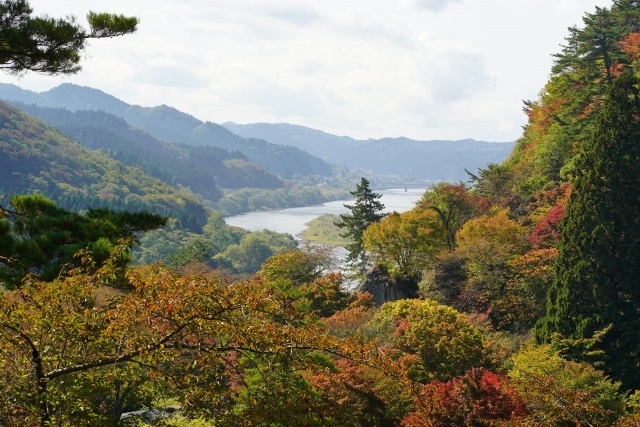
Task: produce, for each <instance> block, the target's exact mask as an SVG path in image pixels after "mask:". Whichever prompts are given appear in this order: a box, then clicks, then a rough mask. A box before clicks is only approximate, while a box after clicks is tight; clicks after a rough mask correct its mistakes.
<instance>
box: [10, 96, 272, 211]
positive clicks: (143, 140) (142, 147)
mask: <svg viewBox="0 0 640 427" xmlns="http://www.w3.org/2000/svg"><path fill="white" fill-rule="evenodd" d="M14 105H15V106H16V107H18V108H20V109H21V110H22V111H24V112H26V113H28V114H31V115H33V116H36V117H39V118H41V119H42V120H44V121H46V122H47V123H49V124H51V125H52V126H54V127H56V128H57V129H58V130H60V131H61V132H63V133H64V134H66V135H68V136H69V137H70V138H71V139H73V140H75V141H78V142H79V143H81V144H82V145H83V146H85V147H86V148H89V149H91V150H102V151H104V152H106V153H108V154H109V155H110V156H111V157H113V158H114V159H116V160H118V161H121V162H123V163H124V164H126V165H129V166H135V167H138V168H140V169H142V170H143V171H144V172H146V173H148V174H149V175H151V176H153V177H155V178H159V179H161V180H163V181H165V182H167V183H171V184H174V185H175V184H178V185H181V186H183V187H187V188H189V189H190V190H191V191H193V192H194V193H197V194H200V195H201V196H202V197H204V198H205V199H208V200H210V201H212V202H216V201H218V200H219V199H220V198H221V197H222V191H221V190H220V188H218V186H220V187H223V188H230V189H239V188H244V187H249V188H281V187H283V186H284V183H283V182H282V180H280V179H279V178H278V177H276V176H275V175H274V174H272V173H269V172H267V171H266V170H264V169H261V168H260V167H259V166H257V165H255V164H251V163H250V162H249V161H248V160H247V158H246V157H245V156H244V155H243V154H241V153H239V152H235V153H231V152H229V151H227V150H225V149H221V148H217V147H213V146H201V147H195V146H192V145H187V144H181V145H177V144H170V143H167V142H164V141H161V140H159V139H157V138H155V137H153V136H151V135H150V134H148V133H147V132H144V131H141V130H139V129H137V128H134V127H132V126H130V125H129V124H128V123H127V122H125V121H124V120H123V119H121V118H119V117H117V116H115V115H113V114H109V113H105V112H104V111H81V110H78V111H76V112H71V111H69V110H67V109H64V108H44V107H37V106H35V105H33V104H22V103H14Z"/></svg>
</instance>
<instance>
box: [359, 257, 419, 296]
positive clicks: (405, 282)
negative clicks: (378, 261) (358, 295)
mask: <svg viewBox="0 0 640 427" xmlns="http://www.w3.org/2000/svg"><path fill="white" fill-rule="evenodd" d="M358 291H360V292H369V293H370V294H371V295H372V296H373V302H374V303H375V304H376V305H378V306H380V305H382V304H384V303H385V302H389V301H397V300H401V299H408V298H418V283H417V282H416V281H415V280H413V279H410V278H397V277H392V276H391V275H390V274H389V272H388V270H387V268H386V267H384V266H382V265H376V266H375V267H373V268H372V269H371V270H370V271H369V272H368V273H367V277H366V280H365V281H364V283H363V284H362V285H360V287H359V288H358Z"/></svg>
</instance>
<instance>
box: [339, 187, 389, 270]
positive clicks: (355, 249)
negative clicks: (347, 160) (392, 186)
mask: <svg viewBox="0 0 640 427" xmlns="http://www.w3.org/2000/svg"><path fill="white" fill-rule="evenodd" d="M351 195H352V196H354V197H355V198H356V200H355V203H354V204H353V205H344V207H345V208H347V209H349V210H350V211H351V215H349V214H342V215H340V222H336V223H335V225H336V226H337V227H339V228H344V229H345V231H344V232H343V233H340V236H342V237H345V238H348V239H351V240H352V241H353V242H352V243H350V244H348V245H346V249H347V251H348V252H349V253H348V255H347V263H349V264H350V265H351V266H352V267H353V268H354V269H355V270H356V271H357V272H358V273H359V274H364V273H365V271H366V269H367V267H368V266H369V259H368V257H367V254H366V251H365V249H364V243H363V241H362V235H363V233H364V230H366V229H367V227H368V226H369V225H370V224H372V223H374V222H378V221H380V220H381V219H382V218H384V214H383V213H382V210H384V205H383V204H382V203H381V202H380V197H382V194H379V193H374V192H373V191H371V189H370V188H369V181H368V180H367V179H366V178H364V177H363V178H362V179H361V180H360V183H359V184H358V185H357V186H356V189H355V190H354V191H351Z"/></svg>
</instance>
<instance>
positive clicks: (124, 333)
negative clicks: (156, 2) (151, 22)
mask: <svg viewBox="0 0 640 427" xmlns="http://www.w3.org/2000/svg"><path fill="white" fill-rule="evenodd" d="M98 95H99V94H98ZM71 101H73V102H75V101H74V100H73V99H72V98H70V102H71ZM112 102H114V103H115V104H117V101H115V100H112ZM116 106H117V105H116ZM2 111H3V115H2V116H0V117H2V120H3V132H4V133H3V134H2V139H0V141H5V140H8V141H14V140H15V141H16V142H15V143H14V144H8V143H5V145H6V146H5V147H4V150H5V151H6V153H7V155H6V156H4V157H0V171H1V172H2V173H3V174H4V175H2V178H3V179H5V178H7V179H10V178H11V179H16V180H22V181H20V182H24V183H25V184H29V183H31V182H34V184H32V185H44V184H45V183H47V182H57V181H47V179H48V178H52V177H55V178H56V179H59V176H62V177H65V179H66V180H65V181H62V182H65V183H67V182H69V183H68V184H65V185H67V186H69V188H70V189H71V190H73V191H80V190H75V188H76V186H78V187H79V188H81V189H84V190H85V191H88V190H87V188H89V189H92V188H94V187H92V186H95V189H96V190H100V189H102V186H103V185H106V184H103V183H102V182H101V181H100V180H98V179H97V178H94V175H95V174H97V171H101V172H102V170H101V169H99V165H98V163H100V162H101V161H105V162H114V160H111V159H109V158H107V157H106V156H104V155H103V154H100V153H89V152H88V151H86V150H85V149H84V148H82V147H81V146H80V145H79V144H76V143H73V142H71V141H69V140H68V139H65V138H62V137H60V135H59V134H58V133H56V132H55V131H54V130H53V129H52V128H50V127H48V126H46V125H44V124H43V123H42V122H40V121H37V120H35V119H33V118H29V117H28V116H26V115H24V114H23V113H20V112H19V111H17V110H15V109H14V108H12V107H8V106H3V110H2ZM160 111H161V110H157V111H156V112H154V114H156V113H159V112H160ZM167 111H168V110H167ZM525 113H526V114H527V115H528V123H527V125H526V126H525V129H524V132H523V136H522V138H520V139H519V140H518V141H517V144H516V147H515V149H514V150H513V152H512V153H511V155H510V157H509V158H508V159H507V160H506V161H505V162H502V163H499V164H498V163H494V164H490V165H487V166H486V167H483V168H480V169H479V170H474V171H470V172H471V173H472V176H471V182H470V183H465V182H439V183H437V184H435V185H433V186H432V187H431V188H429V189H428V191H426V192H425V193H424V195H423V197H422V199H421V200H420V201H419V203H418V204H417V205H416V207H415V208H414V209H412V210H411V211H408V212H405V213H402V214H399V213H390V214H389V215H383V214H382V213H381V212H382V210H383V206H382V205H381V203H380V201H379V199H380V195H379V194H377V193H375V192H373V191H371V189H370V188H369V181H368V180H367V179H366V178H362V179H361V181H360V184H359V185H358V186H357V187H356V189H355V190H354V191H352V192H351V194H352V195H354V196H355V201H354V203H353V204H351V205H349V206H347V208H348V210H349V211H350V213H346V214H342V215H340V220H339V223H338V224H337V227H338V228H339V229H340V230H341V234H342V235H343V236H348V237H349V238H350V240H349V246H348V250H349V260H350V261H351V264H352V265H353V266H354V267H355V268H356V269H357V271H356V273H357V275H355V276H352V277H350V279H352V280H355V281H362V280H363V279H366V282H365V283H366V284H367V285H368V286H367V288H368V289H373V290H378V291H379V293H380V295H371V294H369V293H364V292H359V291H357V290H356V291H354V292H348V291H347V290H346V289H347V286H348V285H349V284H348V283H347V280H346V278H345V276H344V275H343V274H342V273H341V272H336V271H334V270H335V269H334V268H333V267H334V264H335V260H333V259H332V257H331V252H330V251H329V250H328V249H327V248H324V247H321V246H314V245H306V246H304V247H302V248H298V247H296V246H297V244H296V242H295V241H294V240H293V238H292V237H291V236H287V235H278V234H277V233H273V232H269V231H262V232H259V233H247V232H245V231H242V230H239V229H236V228H233V227H228V226H227V225H226V224H225V222H224V219H223V217H222V215H221V213H220V212H214V213H212V214H211V215H210V216H209V217H208V218H207V222H206V225H205V226H204V227H203V229H202V233H194V232H189V231H185V230H184V229H181V228H179V227H174V226H173V224H172V223H171V220H170V221H169V223H168V225H167V226H165V227H164V228H163V229H155V227H156V226H158V225H160V224H161V223H164V220H165V219H164V218H161V217H158V218H150V219H151V220H152V221H150V222H149V223H148V224H145V223H143V225H144V226H145V227H144V228H139V229H136V230H137V231H136V230H134V231H135V232H136V233H137V234H135V235H134V236H131V229H130V225H129V222H130V220H132V219H133V218H135V217H128V216H126V219H127V221H121V220H119V219H118V218H119V217H118V216H117V215H114V214H111V213H109V212H108V211H98V212H93V211H89V212H88V213H87V214H86V215H80V214H74V213H71V212H67V211H64V210H60V209H58V208H57V207H56V206H55V204H54V203H52V202H50V201H47V200H46V199H45V198H43V197H42V196H25V197H14V198H12V200H11V206H7V205H2V209H1V210H0V239H2V240H1V241H0V243H5V242H8V243H9V244H6V245H0V248H2V250H3V251H4V252H0V269H3V270H2V272H3V273H13V280H12V281H11V283H8V282H5V283H4V285H5V288H7V289H5V290H3V291H2V292H0V390H2V392H0V424H3V425H8V426H14V425H15V426H18V425H40V426H43V427H46V426H50V425H60V426H76V425H92V426H112V425H133V426H136V425H138V426H139V425H141V423H143V422H144V421H143V420H142V418H141V417H138V418H136V416H137V415H136V414H139V412H137V411H143V412H144V411H145V410H146V414H145V415H146V416H149V417H151V418H154V420H153V421H152V422H153V423H155V424H156V425H167V426H169V425H173V426H189V427H203V426H207V427H208V426H216V427H226V426H229V427H230V426H273V427H284V426H318V427H320V426H336V427H337V426H341V427H343V426H347V427H361V426H374V427H375V426H379V427H383V426H385V427H386V426H394V427H396V426H397V427H444V426H460V427H466V426H479V427H485V426H486V427H488V426H516V427H518V426H520V427H525V426H548V427H577V426H614V427H629V426H637V425H639V424H640V369H639V367H640V328H639V326H640V287H639V286H638V277H640V191H638V189H639V188H640V145H639V141H640V3H638V2H637V1H631V0H616V1H614V2H613V4H612V6H611V7H610V8H596V9H595V11H594V12H592V13H587V14H586V15H585V17H584V19H583V25H582V26H581V27H572V28H571V29H570V30H569V36H568V38H567V40H566V45H565V46H563V47H562V50H561V51H560V53H559V54H558V55H557V56H556V62H555V66H554V68H553V70H552V74H551V78H550V80H549V83H548V84H547V85H546V86H545V88H544V90H543V91H542V93H541V95H540V98H539V99H537V100H534V101H527V102H526V103H525ZM168 114H169V116H170V112H168ZM169 116H167V120H168V121H170V120H169ZM172 117H173V118H174V119H176V120H177V118H178V116H172ZM180 117H181V120H184V121H185V124H184V125H185V128H189V127H190V125H189V122H191V119H189V118H188V117H185V116H180ZM152 121H153V120H152ZM179 125H180V124H179V123H175V128H176V129H178V128H179ZM25 135H28V136H29V138H30V139H31V140H33V141H34V143H33V144H32V145H26V144H24V143H22V141H24V140H26V139H25V138H23V137H24V136H25ZM60 150H62V151H64V152H65V153H67V152H73V153H74V154H75V156H76V158H78V159H84V158H85V157H86V158H87V161H86V163H88V164H89V165H91V167H89V166H83V164H84V163H78V164H77V165H76V164H74V166H77V167H78V171H77V172H74V171H73V170H70V169H69V170H67V169H65V167H64V165H65V164H64V163H62V162H59V166H58V167H56V168H54V170H44V169H43V166H42V165H44V164H47V163H45V162H44V159H47V161H49V160H51V159H53V160H55V159H56V158H57V156H59V155H60V154H59V152H60ZM233 161H235V160H233ZM51 164H53V165H57V164H58V163H56V162H54V163H51ZM114 166H116V165H114ZM118 170H119V171H122V173H123V174H126V173H128V172H130V171H137V173H139V174H142V172H140V171H139V170H136V169H131V168H128V167H125V166H122V165H120V166H119V169H118ZM104 172H105V173H107V174H108V171H104ZM39 177H43V178H42V179H38V178H39ZM127 178H129V177H128V176H127ZM131 179H133V181H131V183H126V185H128V186H130V187H131V188H135V187H134V185H137V183H138V182H139V181H136V179H138V180H142V178H140V177H139V176H136V175H135V174H134V176H132V177H131ZM146 179H147V181H145V182H149V183H153V184H154V185H155V187H153V188H156V187H157V188H158V189H159V188H164V187H162V185H163V184H162V183H161V182H160V181H158V180H153V179H151V178H146ZM106 180H107V182H110V183H111V182H113V181H114V180H115V178H112V177H110V176H109V175H107V178H106ZM82 182H87V183H88V184H87V185H85V186H84V187H80V183H82ZM74 183H76V184H74ZM55 185H56V186H57V185H58V184H55ZM110 185H112V186H113V187H114V190H113V191H112V192H109V193H107V192H106V190H104V189H102V191H103V192H104V193H105V194H112V193H113V194H116V195H117V191H116V190H117V189H118V188H119V187H118V186H117V185H125V182H124V180H123V181H122V182H120V181H117V180H115V182H114V183H112V184H110ZM56 188H57V187H56ZM110 188H111V187H110ZM281 190H282V189H278V190H274V192H275V191H281ZM42 191H46V189H43V190H42ZM172 194H173V193H172ZM175 196H176V197H177V196H178V195H177V194H176V195H175ZM300 197H305V194H304V192H301V194H300ZM158 198H159V200H160V201H163V200H164V199H162V196H160V195H158ZM249 200H250V197H248V196H247V197H242V198H240V199H238V200H232V199H227V200H226V201H227V202H228V203H229V205H230V206H232V205H234V204H241V203H245V202H248V201H249ZM253 202H254V203H256V204H262V203H268V202H269V201H268V197H266V196H264V197H261V198H259V199H257V200H255V199H254V200H253ZM67 218H76V220H77V221H78V224H81V225H82V226H81V227H80V226H79V227H74V226H73V225H74V221H67V220H66V219H67ZM50 219H51V220H50ZM54 219H55V221H54ZM103 219H104V220H105V222H101V221H102V220H103ZM94 221H97V222H98V223H100V224H102V226H104V227H105V230H107V231H106V232H105V233H106V234H109V235H110V236H111V237H112V239H108V238H107V237H108V236H105V240H103V241H102V242H101V241H100V239H98V240H96V238H97V237H98V236H96V235H95V234H96V233H95V231H96V230H97V229H98V228H97V227H92V224H94ZM47 225H50V226H49V227H48V228H47ZM113 226H115V228H114V227H113ZM118 226H119V227H118ZM89 231H94V232H89ZM143 231H144V234H143V235H142V232H143ZM65 233H67V234H65ZM50 234H51V235H52V236H53V237H56V238H61V237H62V238H64V237H68V236H71V237H74V239H75V240H74V239H71V238H70V237H69V239H70V240H72V242H71V243H72V244H78V245H80V244H84V242H88V243H87V244H86V247H84V248H83V249H81V250H80V251H79V252H78V253H77V254H76V256H75V257H74V256H73V255H72V254H69V253H66V252H65V251H55V250H54V251H52V252H51V253H52V254H54V255H52V258H55V259H49V258H43V259H41V260H36V261H34V262H32V263H31V264H30V265H29V268H27V269H24V268H19V267H20V262H21V258H22V257H25V256H26V255H24V253H27V254H28V253H29V251H28V249H29V248H28V246H29V245H35V244H38V247H47V248H51V245H45V244H43V243H50V242H51V240H47V239H44V242H43V239H42V238H41V236H43V235H44V236H45V237H46V236H48V235H50ZM120 236H124V237H125V238H128V239H130V238H132V237H133V238H137V237H138V236H140V237H139V239H140V241H143V242H144V241H146V243H147V244H146V246H145V247H143V248H141V249H140V250H139V252H137V254H135V256H138V260H139V261H140V262H139V265H137V266H135V267H131V266H129V267H128V268H127V264H128V262H129V260H130V256H132V254H131V253H130V250H131V246H132V245H133V244H134V243H135V242H131V241H130V240H129V241H127V240H126V239H125V240H121V239H120V240H119V239H117V238H118V237H120ZM134 240H135V239H134ZM69 245H70V246H68V247H71V246H72V245H71V244H69ZM34 247H36V246H34ZM65 247H66V246H65ZM24 248H26V249H27V251H23V249H24ZM18 249H20V250H18ZM54 249H55V248H54ZM21 251H22V252H21ZM163 251H164V252H163ZM158 256H160V258H161V259H165V260H167V262H166V263H164V264H149V263H151V262H153V261H156V260H157V257H158ZM25 260H26V258H25ZM49 266H54V267H55V268H53V270H54V271H49V268H47V267H49ZM11 267H14V268H13V269H12V270H9V269H10V268H11ZM45 268H46V270H45ZM40 270H42V271H40ZM45 272H46V273H47V274H42V273H45ZM53 273H57V274H53ZM0 277H3V276H0ZM17 279H19V280H17ZM116 279H117V280H116ZM400 287H401V288H402V289H398V288H400ZM378 291H375V292H378ZM397 291H411V292H410V293H412V294H413V295H415V297H412V298H406V299H395V298H392V296H393V295H398V294H399V293H400V292H397ZM407 293H409V292H407ZM374 301H376V302H379V304H378V305H376V304H377V303H374ZM134 411H135V412H134Z"/></svg>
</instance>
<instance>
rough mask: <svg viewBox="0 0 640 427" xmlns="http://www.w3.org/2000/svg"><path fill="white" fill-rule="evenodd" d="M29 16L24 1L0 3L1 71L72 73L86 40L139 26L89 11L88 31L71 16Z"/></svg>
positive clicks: (77, 67)
mask: <svg viewBox="0 0 640 427" xmlns="http://www.w3.org/2000/svg"><path fill="white" fill-rule="evenodd" d="M32 13H33V9H32V8H31V6H29V2H28V1H27V0H2V1H0V41H1V43H0V70H2V71H5V72H8V73H10V74H18V75H20V74H24V73H25V72H27V71H35V72H38V73H44V74H54V75H55V74H75V73H77V72H78V71H80V68H81V67H80V65H79V63H80V59H81V53H82V51H83V50H84V48H85V47H86V44H87V41H88V40H89V39H101V38H106V37H115V36H121V35H125V34H129V33H133V32H135V31H136V26H137V25H138V19H137V18H135V17H127V16H124V15H115V14H110V13H95V12H89V13H88V14H87V21H89V30H87V29H85V28H83V27H82V26H80V25H79V24H78V23H77V22H76V20H75V17H73V16H68V17H66V18H64V19H54V18H51V17H49V16H46V15H44V16H39V17H36V16H32Z"/></svg>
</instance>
